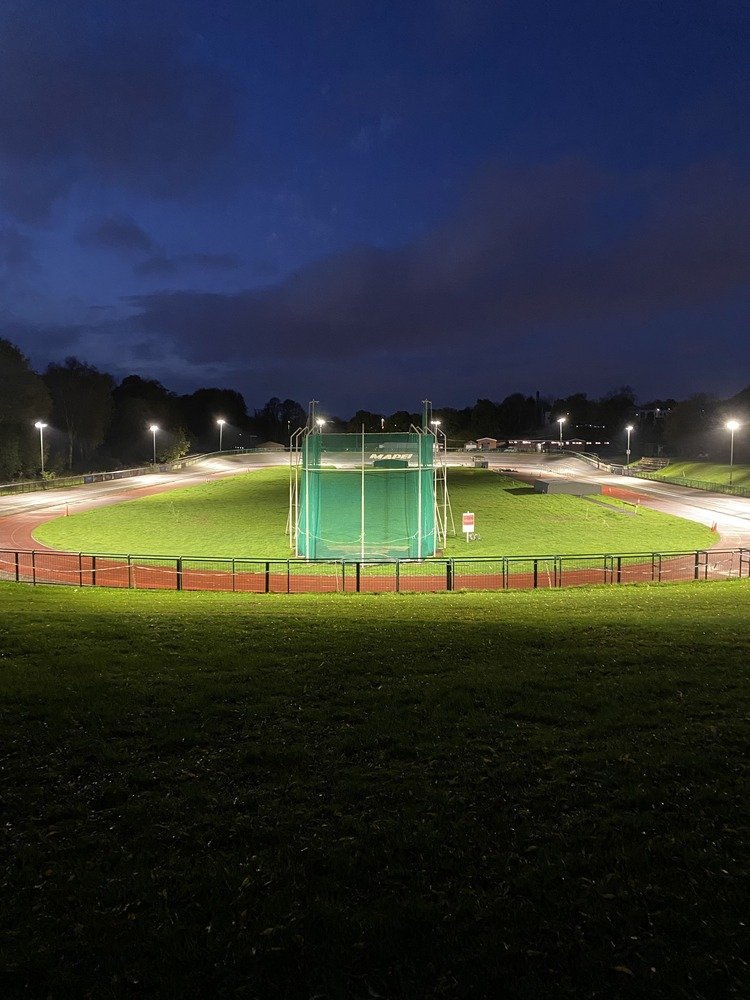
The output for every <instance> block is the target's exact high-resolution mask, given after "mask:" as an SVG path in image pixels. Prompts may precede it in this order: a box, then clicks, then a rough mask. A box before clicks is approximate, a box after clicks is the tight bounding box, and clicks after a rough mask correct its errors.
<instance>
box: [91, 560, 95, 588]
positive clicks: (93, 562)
mask: <svg viewBox="0 0 750 1000" xmlns="http://www.w3.org/2000/svg"><path fill="white" fill-rule="evenodd" d="M91 586H92V587H95V586H96V556H92V557H91Z"/></svg>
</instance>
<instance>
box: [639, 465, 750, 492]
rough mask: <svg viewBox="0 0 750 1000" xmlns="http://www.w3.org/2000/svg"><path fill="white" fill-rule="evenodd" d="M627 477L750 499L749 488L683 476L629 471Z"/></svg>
mask: <svg viewBox="0 0 750 1000" xmlns="http://www.w3.org/2000/svg"><path fill="white" fill-rule="evenodd" d="M627 475H629V476H635V477H636V478H638V479H650V480H653V482H655V483H666V484H667V485H671V486H688V487H690V489H693V490H705V491H707V492H709V493H727V494H729V496H733V497H750V489H748V487H747V486H728V485H725V484H722V483H711V482H708V481H707V480H705V479H686V478H684V477H683V476H665V475H660V474H659V473H658V472H641V471H629V470H628V471H627Z"/></svg>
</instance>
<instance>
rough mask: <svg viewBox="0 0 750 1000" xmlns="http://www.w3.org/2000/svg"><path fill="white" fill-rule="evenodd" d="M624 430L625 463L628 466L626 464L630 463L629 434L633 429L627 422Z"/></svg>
mask: <svg viewBox="0 0 750 1000" xmlns="http://www.w3.org/2000/svg"><path fill="white" fill-rule="evenodd" d="M625 430H626V431H627V432H628V445H627V449H626V451H625V459H626V461H625V465H626V466H628V465H630V435H631V433H632V430H633V426H632V424H628V426H627V427H626V428H625Z"/></svg>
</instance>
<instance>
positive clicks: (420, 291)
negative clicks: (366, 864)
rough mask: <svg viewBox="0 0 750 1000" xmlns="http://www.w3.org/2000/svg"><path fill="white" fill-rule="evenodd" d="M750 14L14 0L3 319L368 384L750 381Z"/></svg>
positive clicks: (98, 346)
mask: <svg viewBox="0 0 750 1000" xmlns="http://www.w3.org/2000/svg"><path fill="white" fill-rule="evenodd" d="M749 53H750V5H748V4H747V3H746V2H732V0H719V2H718V3H710V2H707V0H700V2H691V0H647V2H646V0H623V2H615V0H590V2H589V0H549V2H537V0H513V2H503V0H494V2H483V0H477V2H472V0H434V2H428V0H422V2H409V0H402V2H400V3H399V4H398V5H396V4H389V3H383V2H380V3H369V2H360V0H318V2H312V0H311V2H291V0H256V2H253V0H243V2H240V0H237V2H232V0H218V2H217V3H216V4H215V5H211V4H208V3H206V2H205V0H201V2H194V0H179V2H172V0H158V2H154V0H149V2H148V3H141V2H140V0H128V2H127V3H122V2H109V3H107V2H99V3H86V2H85V0H76V2H67V0H38V2H36V0H22V2H19V3H15V2H9V0H5V2H4V3H3V4H2V8H1V9H0V290H1V291H2V295H1V296H0V337H5V338H7V339H9V340H11V341H12V342H13V343H15V344H17V345H18V346H19V347H20V348H21V349H22V351H23V352H24V353H25V354H26V355H28V356H29V357H30V359H31V361H32V363H33V364H34V365H35V367H37V369H40V370H41V369H43V368H44V367H46V365H47V364H48V363H49V362H50V361H58V362H59V361H62V360H63V359H64V358H65V357H67V356H69V355H76V356H77V357H79V358H80V359H82V360H83V361H86V362H88V363H91V364H94V365H96V366H98V367H99V368H101V369H103V370H106V371H109V372H111V373H112V374H113V375H115V376H116V377H117V378H121V377H123V376H125V375H127V374H129V373H136V374H140V375H143V376H146V377H152V378H157V379H159V380H160V381H162V382H163V383H164V384H165V385H166V386H167V387H168V388H170V389H174V390H176V391H179V392H185V391H191V390H193V389H195V388H198V387H199V386H210V385H216V386H222V387H228V388H234V389H238V390H239V391H241V392H242V393H243V394H244V395H245V398H246V400H247V403H248V406H249V407H250V408H251V409H252V408H253V407H260V406H261V405H262V404H263V403H264V402H265V400H266V399H268V398H269V397H270V396H274V395H277V396H281V397H292V398H295V399H298V400H300V401H301V402H303V403H306V402H307V400H309V399H310V398H312V397H315V398H317V399H319V400H321V404H322V407H323V408H324V409H325V410H326V411H327V412H329V413H334V412H335V413H338V414H340V415H342V416H346V415H348V414H350V413H352V412H354V410H356V409H358V408H360V407H362V408H367V409H372V410H376V411H384V412H389V411H391V410H394V409H397V408H401V407H404V408H408V409H416V408H418V406H419V401H420V400H421V399H422V398H424V397H425V396H428V397H430V398H432V400H433V402H434V403H435V405H436V406H439V405H456V406H463V405H470V404H471V403H472V402H473V401H474V400H475V399H476V398H477V397H480V396H486V397H489V398H492V399H502V398H503V397H504V396H505V395H507V394H509V393H511V392H515V391H521V392H525V393H533V392H535V391H537V390H539V391H540V392H541V393H542V394H551V395H563V394H567V393H570V392H574V391H584V392H588V393H589V395H591V396H597V395H601V394H603V393H605V392H607V391H609V390H612V389H615V388H617V387H619V386H622V385H624V384H629V385H631V386H632V387H633V389H634V390H635V393H636V397H637V398H638V399H639V401H641V402H644V401H647V400H649V399H652V398H654V397H657V396H660V397H666V396H675V397H677V398H684V397H686V396H688V395H690V394H692V393H694V392H698V391H708V392H713V393H715V394H717V395H719V396H728V395H731V394H733V393H735V392H737V391H739V390H740V389H742V388H744V387H745V386H746V385H748V384H750V323H749V322H748V320H749V319H750V171H749V170H748V167H749V166H750V156H749V155H748V154H749V153H750V142H749V141H748V140H749V136H750V125H749V123H750V55H749Z"/></svg>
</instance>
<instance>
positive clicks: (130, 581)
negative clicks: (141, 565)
mask: <svg viewBox="0 0 750 1000" xmlns="http://www.w3.org/2000/svg"><path fill="white" fill-rule="evenodd" d="M132 589H133V557H132V556H131V555H130V553H128V590H132Z"/></svg>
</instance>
